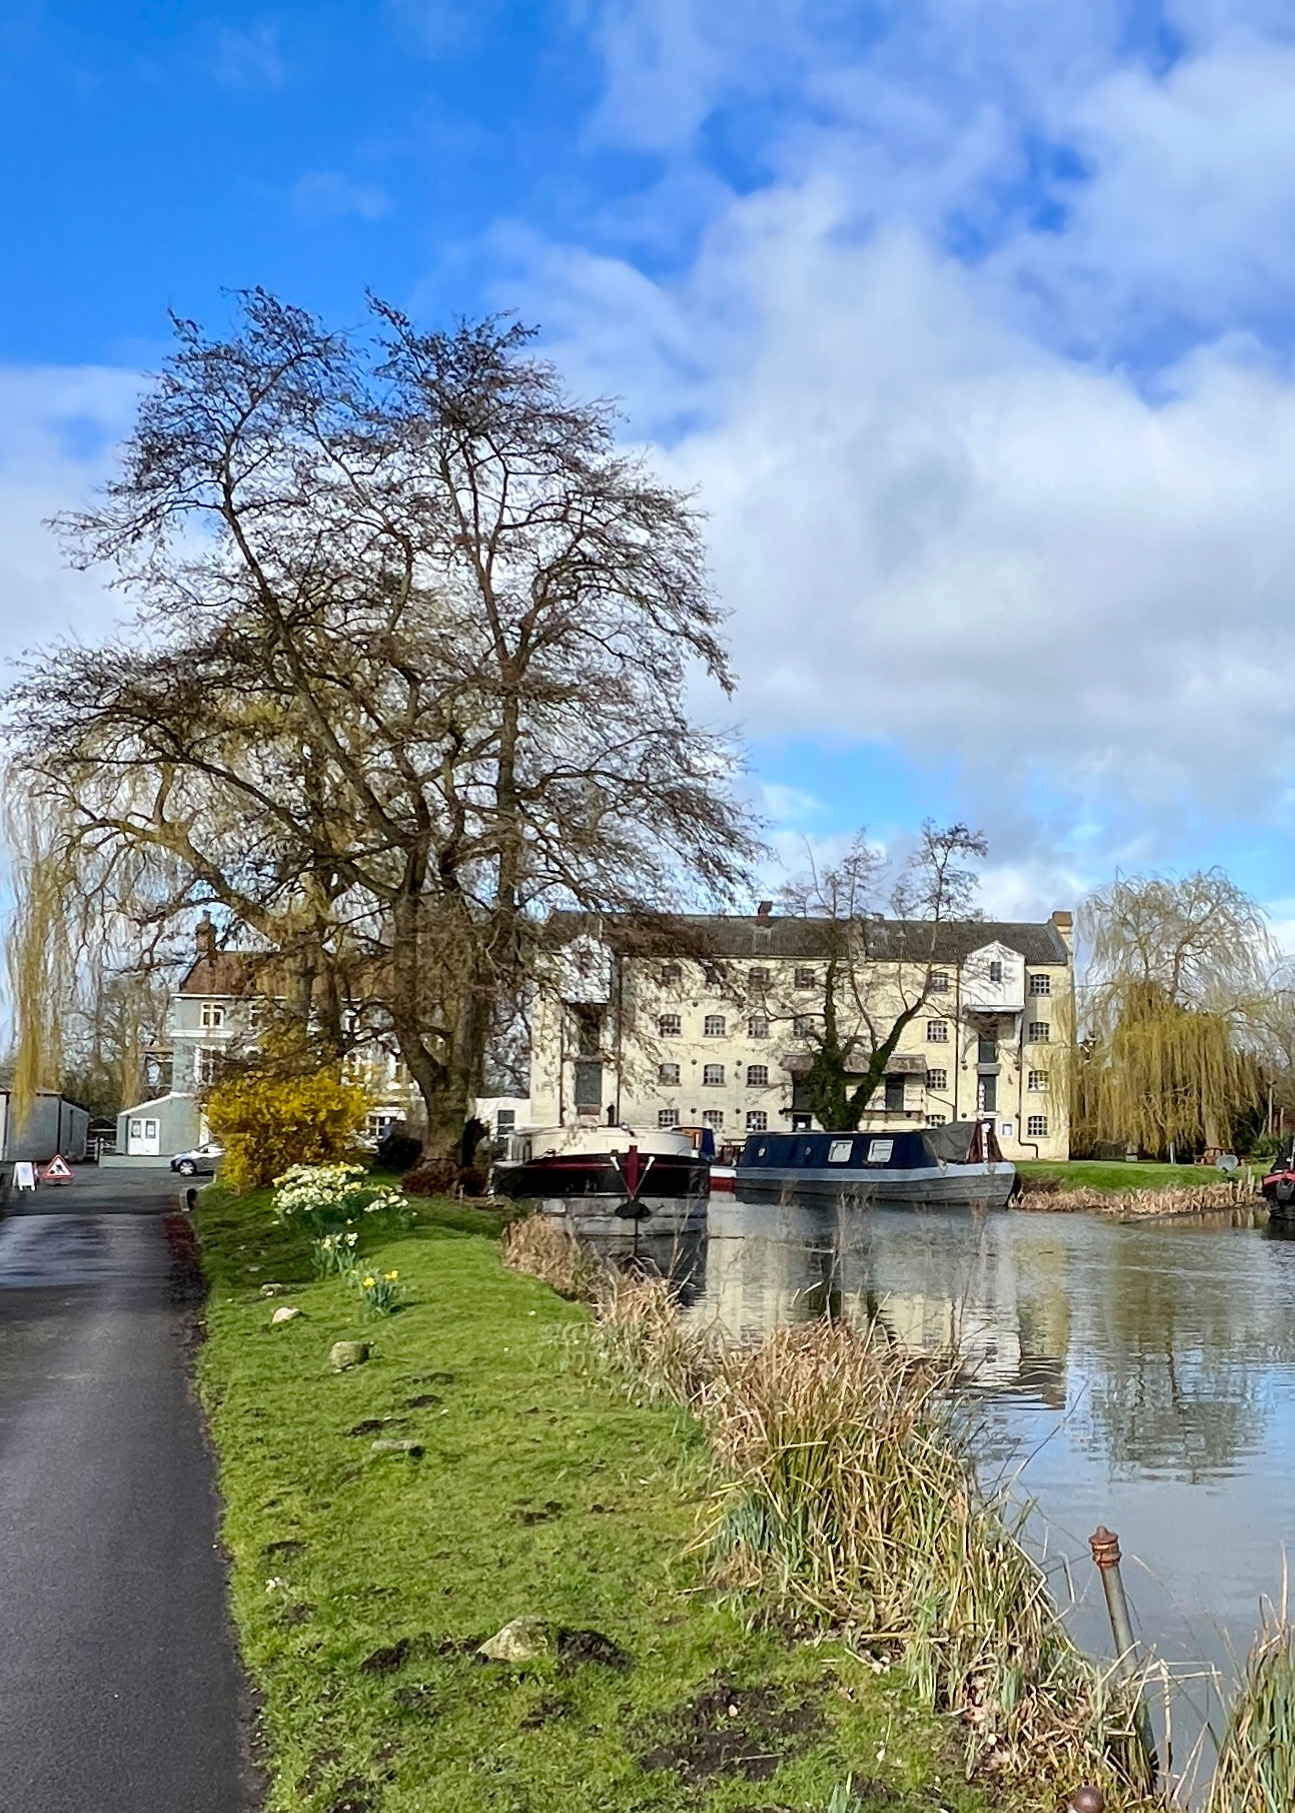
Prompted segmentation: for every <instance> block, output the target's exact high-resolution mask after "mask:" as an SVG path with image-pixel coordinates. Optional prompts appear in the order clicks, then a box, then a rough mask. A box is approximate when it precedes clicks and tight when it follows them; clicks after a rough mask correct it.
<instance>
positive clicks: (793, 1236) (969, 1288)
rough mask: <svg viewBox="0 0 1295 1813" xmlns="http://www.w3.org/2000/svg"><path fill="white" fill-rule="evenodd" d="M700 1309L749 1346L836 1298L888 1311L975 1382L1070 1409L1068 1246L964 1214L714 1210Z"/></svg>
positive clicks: (897, 1324) (917, 1345)
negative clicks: (958, 1359)
mask: <svg viewBox="0 0 1295 1813" xmlns="http://www.w3.org/2000/svg"><path fill="white" fill-rule="evenodd" d="M708 1232H709V1241H708V1256H707V1267H706V1280H705V1285H704V1288H703V1289H702V1290H701V1292H700V1293H699V1296H698V1299H697V1302H696V1304H695V1306H694V1309H693V1312H692V1313H693V1314H694V1315H700V1316H706V1317H709V1318H713V1319H714V1320H716V1321H718V1322H720V1323H721V1324H722V1325H723V1326H724V1327H725V1328H727V1329H728V1330H729V1331H730V1332H731V1333H733V1334H736V1335H738V1336H740V1337H742V1338H746V1339H750V1338H752V1337H756V1336H759V1335H761V1334H764V1333H767V1332H768V1330H769V1329H771V1328H773V1327H775V1326H776V1325H777V1324H779V1323H784V1322H795V1321H807V1320H809V1319H810V1318H811V1317H813V1316H816V1315H821V1314H823V1313H824V1311H825V1310H826V1309H828V1308H830V1307H833V1306H835V1304H837V1303H838V1302H839V1303H841V1304H843V1305H845V1306H848V1307H850V1308H852V1309H853V1312H854V1313H856V1314H858V1315H860V1316H863V1315H867V1314H870V1313H874V1312H875V1313H879V1314H880V1316H881V1319H882V1321H883V1323H884V1325H885V1326H886V1328H887V1329H888V1330H889V1331H890V1333H891V1334H892V1335H893V1336H894V1338H895V1339H896V1340H897V1341H899V1342H900V1343H901V1344H902V1345H904V1346H906V1347H911V1348H914V1349H920V1350H923V1351H934V1350H935V1349H938V1348H942V1347H948V1346H950V1345H952V1344H954V1343H956V1344H957V1346H958V1347H959V1349H960V1351H961V1352H962V1353H963V1355H964V1356H965V1359H966V1365H967V1373H968V1377H969V1380H970V1381H971V1382H972V1383H973V1384H975V1385H976V1386H977V1387H978V1388H981V1389H984V1390H988V1391H995V1392H1001V1391H1013V1392H1019V1391H1023V1392H1028V1393H1029V1394H1030V1395H1032V1396H1037V1397H1038V1398H1039V1399H1041V1400H1042V1401H1043V1402H1044V1403H1046V1404H1049V1405H1052V1406H1061V1405H1064V1403H1065V1394H1066V1364H1065V1363H1066V1352H1067V1346H1068V1341H1069V1311H1068V1306H1067V1301H1066V1290H1065V1274H1066V1248H1065V1246H1064V1244H1063V1243H1062V1242H1060V1241H1049V1240H1047V1239H1037V1240H1036V1239H1030V1240H1028V1241H1022V1240H1021V1239H1020V1238H1019V1224H1016V1225H1015V1226H1014V1228H1013V1234H1014V1235H1016V1236H1017V1237H1015V1238H1009V1237H1003V1235H1004V1232H1005V1220H1004V1219H1000V1218H996V1217H993V1216H990V1217H987V1218H985V1217H976V1216H972V1215H968V1214H967V1213H965V1212H963V1211H944V1212H935V1213H924V1212H920V1211H914V1210H912V1209H911V1208H904V1209H885V1208H872V1209H867V1210H845V1211H841V1212H840V1213H838V1212H836V1211H834V1210H832V1209H830V1208H824V1207H812V1206H803V1205H798V1204H797V1205H792V1204H784V1205H781V1206H763V1205H759V1206H758V1205H754V1204H745V1203H740V1202H735V1203H731V1204H724V1205H722V1206H717V1205H716V1204H714V1203H712V1207H711V1214H710V1222H709V1230H708Z"/></svg>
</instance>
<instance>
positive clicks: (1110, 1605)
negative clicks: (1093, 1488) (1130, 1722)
mask: <svg viewBox="0 0 1295 1813" xmlns="http://www.w3.org/2000/svg"><path fill="white" fill-rule="evenodd" d="M1088 1546H1089V1548H1090V1549H1091V1550H1092V1552H1093V1560H1094V1561H1095V1562H1096V1563H1097V1571H1098V1573H1099V1574H1100V1575H1101V1577H1102V1591H1103V1592H1104V1593H1105V1594H1106V1610H1107V1612H1108V1613H1109V1614H1110V1620H1111V1635H1112V1636H1113V1637H1114V1639H1115V1650H1116V1655H1117V1657H1118V1660H1117V1662H1116V1667H1117V1668H1118V1669H1119V1671H1120V1673H1121V1675H1123V1677H1124V1679H1125V1680H1126V1681H1130V1680H1132V1679H1133V1677H1134V1676H1135V1675H1136V1674H1137V1671H1138V1646H1137V1642H1136V1640H1135V1638H1134V1635H1133V1621H1132V1619H1131V1618H1130V1617H1129V1602H1128V1600H1127V1599H1126V1598H1125V1596H1124V1581H1123V1579H1122V1578H1121V1575H1120V1539H1119V1537H1118V1536H1117V1535H1116V1534H1115V1531H1114V1530H1108V1529H1107V1527H1106V1525H1105V1524H1104V1523H1103V1524H1099V1525H1098V1526H1097V1528H1096V1529H1095V1530H1094V1532H1093V1534H1092V1535H1091V1536H1090V1537H1089V1538H1088ZM1136 1719H1137V1730H1138V1738H1139V1741H1140V1742H1141V1745H1142V1748H1143V1750H1144V1751H1145V1753H1146V1758H1147V1766H1148V1768H1149V1769H1150V1771H1151V1779H1152V1781H1153V1782H1154V1781H1155V1778H1156V1776H1157V1775H1158V1774H1159V1771H1160V1762H1159V1758H1158V1757H1157V1755H1156V1745H1155V1739H1154V1737H1153V1736H1152V1732H1151V1715H1150V1713H1149V1712H1148V1711H1147V1706H1146V1701H1145V1700H1144V1699H1143V1698H1142V1696H1141V1694H1139V1695H1138V1704H1137V1712H1136ZM1079 1792H1080V1793H1081V1794H1086V1793H1093V1794H1095V1793H1097V1790H1096V1789H1095V1788H1094V1789H1086V1788H1081V1789H1080V1791H1079ZM1100 1801H1101V1796H1100V1795H1098V1804H1099V1807H1100ZM1075 1810H1076V1813H1088V1810H1087V1808H1085V1807H1084V1805H1083V1804H1082V1803H1081V1802H1080V1801H1079V1800H1078V1798H1076V1801H1075Z"/></svg>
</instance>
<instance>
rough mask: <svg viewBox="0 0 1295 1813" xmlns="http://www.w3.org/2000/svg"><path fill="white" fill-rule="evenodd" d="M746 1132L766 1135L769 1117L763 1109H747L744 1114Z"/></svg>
mask: <svg viewBox="0 0 1295 1813" xmlns="http://www.w3.org/2000/svg"><path fill="white" fill-rule="evenodd" d="M746 1130H747V1132H748V1133H767V1132H768V1131H769V1116H768V1115H767V1114H766V1113H765V1111H764V1109H763V1108H748V1109H747V1112H746Z"/></svg>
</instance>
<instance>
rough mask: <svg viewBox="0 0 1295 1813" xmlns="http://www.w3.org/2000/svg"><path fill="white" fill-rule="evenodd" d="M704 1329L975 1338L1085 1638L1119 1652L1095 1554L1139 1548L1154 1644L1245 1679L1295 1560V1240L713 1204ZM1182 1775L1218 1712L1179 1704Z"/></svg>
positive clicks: (692, 1276) (1262, 1230) (1103, 1650)
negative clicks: (864, 1316) (830, 1310)
mask: <svg viewBox="0 0 1295 1813" xmlns="http://www.w3.org/2000/svg"><path fill="white" fill-rule="evenodd" d="M680 1262H682V1273H681V1275H682V1276H683V1277H684V1279H685V1280H686V1281H685V1283H684V1297H685V1303H686V1308H685V1313H686V1314H687V1315H688V1316H689V1317H690V1318H693V1319H701V1320H714V1321H716V1322H719V1323H721V1324H722V1325H723V1326H724V1327H725V1328H726V1329H728V1330H729V1331H730V1332H731V1333H733V1334H735V1335H739V1336H742V1337H752V1336H758V1335H759V1334H761V1333H763V1332H764V1331H766V1330H768V1329H769V1328H771V1327H773V1326H774V1325H775V1324H776V1323H778V1322H782V1321H789V1320H791V1321H795V1320H804V1319H807V1318H809V1317H811V1316H814V1315H819V1314H821V1313H822V1312H823V1310H824V1307H825V1306H826V1304H827V1303H828V1300H829V1296H830V1295H832V1294H836V1295H837V1297H838V1300H840V1301H842V1302H843V1303H844V1306H845V1307H846V1308H847V1309H849V1310H853V1311H854V1312H855V1313H867V1311H868V1310H869V1309H875V1311H876V1312H877V1313H879V1314H880V1316H881V1317H882V1318H883V1320H884V1322H885V1323H886V1325H887V1327H888V1328H889V1330H890V1332H891V1333H892V1334H893V1335H894V1336H895V1338H896V1339H898V1340H899V1341H900V1342H902V1343H905V1344H908V1345H911V1346H913V1347H922V1348H935V1347H938V1346H941V1345H943V1344H945V1343H948V1342H950V1341H952V1340H956V1341H957V1342H958V1344H959V1346H960V1348H961V1351H962V1353H963V1355H964V1358H965V1362H966V1389H967V1390H968V1391H969V1392H972V1393H974V1394H975V1395H976V1398H977V1400H978V1409H979V1412H980V1415H979V1417H978V1424H979V1430H980V1433H979V1449H980V1463H981V1467H982V1471H983V1473H984V1474H985V1475H986V1477H988V1478H994V1477H1005V1478H1008V1479H1010V1480H1011V1482H1012V1490H1013V1492H1014V1493H1015V1494H1016V1495H1017V1496H1018V1497H1019V1498H1022V1499H1028V1500H1030V1501H1032V1503H1033V1506H1034V1510H1033V1512H1032V1519H1031V1524H1030V1530H1031V1540H1032V1541H1033V1542H1034V1544H1035V1545H1036V1546H1037V1548H1038V1550H1039V1552H1040V1553H1041V1555H1042V1556H1043V1558H1044V1560H1045V1564H1046V1565H1047V1566H1048V1568H1049V1570H1050V1573H1051V1576H1052V1580H1053V1586H1054V1591H1055V1594H1056V1596H1057V1598H1058V1600H1059V1602H1062V1603H1068V1602H1070V1601H1071V1600H1072V1599H1073V1603H1070V1609H1069V1611H1068V1614H1067V1615H1068V1617H1069V1618H1070V1620H1071V1623H1072V1628H1073V1630H1074V1633H1075V1636H1076V1639H1077V1640H1078V1641H1079V1642H1080V1643H1081V1644H1082V1645H1083V1646H1084V1647H1085V1648H1086V1649H1088V1650H1089V1651H1090V1652H1091V1653H1093V1654H1096V1655H1108V1654H1109V1653H1110V1650H1111V1641H1110V1632H1109V1628H1108V1626H1107V1624H1106V1620H1105V1612H1104V1608H1103V1603H1102V1594H1101V1589H1100V1584H1099V1582H1098V1580H1097V1579H1096V1570H1095V1569H1094V1568H1093V1565H1092V1562H1091V1560H1090V1558H1089V1554H1088V1546H1087V1538H1088V1536H1089V1534H1090V1533H1091V1532H1092V1531H1093V1530H1094V1529H1095V1528H1096V1527H1097V1525H1098V1524H1100V1523H1104V1524H1106V1525H1108V1526H1109V1527H1110V1528H1111V1529H1114V1530H1116V1531H1117V1532H1118V1533H1119V1537H1120V1541H1121V1545H1122V1547H1123V1550H1124V1554H1125V1557H1126V1561H1125V1567H1124V1577H1125V1583H1126V1586H1127V1588H1128V1592H1129V1597H1130V1599H1131V1601H1132V1603H1133V1606H1134V1612H1135V1622H1136V1626H1137V1628H1138V1631H1139V1635H1140V1636H1141V1637H1142V1638H1143V1639H1144V1640H1145V1641H1146V1642H1147V1643H1148V1644H1149V1645H1151V1646H1152V1647H1154V1649H1155V1651H1156V1652H1157V1654H1158V1655H1159V1656H1161V1657H1162V1658H1163V1659H1164V1660H1165V1661H1166V1662H1167V1663H1168V1664H1169V1665H1170V1666H1171V1668H1172V1669H1173V1670H1174V1672H1175V1674H1176V1675H1180V1676H1182V1677H1190V1676H1192V1675H1193V1674H1195V1673H1197V1672H1198V1671H1200V1670H1201V1669H1203V1668H1215V1669H1219V1670H1222V1671H1223V1672H1224V1673H1230V1672H1231V1670H1232V1666H1233V1657H1234V1655H1235V1656H1244V1654H1245V1651H1246V1649H1247V1647H1248V1646H1249V1643H1250V1640H1251V1637H1252V1636H1253V1634H1254V1631H1255V1629H1256V1626H1257V1623H1258V1620H1259V1615H1260V1601H1261V1599H1262V1598H1263V1597H1264V1596H1267V1597H1268V1598H1270V1599H1271V1600H1273V1601H1280V1598H1281V1594H1282V1576H1283V1556H1284V1552H1285V1551H1287V1550H1290V1549H1291V1548H1293V1547H1295V1242H1293V1241H1283V1240H1280V1239H1276V1238H1273V1237H1272V1236H1271V1235H1270V1233H1269V1230H1268V1228H1267V1217H1266V1215H1264V1214H1262V1213H1259V1214H1250V1213H1249V1212H1245V1211H1236V1212H1233V1213H1231V1214H1227V1215H1214V1216H1200V1217H1191V1218H1177V1219H1171V1220H1164V1221H1159V1222H1152V1223H1149V1222H1146V1221H1140V1222H1133V1223H1119V1222H1117V1221H1114V1220H1110V1219H1106V1218H1102V1217H1097V1216H1092V1215H1084V1214H1046V1213H1023V1212H1003V1213H996V1214H989V1215H983V1216H982V1215H973V1214H969V1213H968V1212H966V1211H965V1210H964V1211H956V1210H939V1209H937V1210H930V1211H921V1210H914V1209H912V1208H911V1207H902V1208H901V1207H894V1208H889V1207H885V1206H882V1205H874V1206H872V1207H870V1208H867V1209H862V1210H858V1209H854V1210H845V1211H841V1212H837V1211H835V1210H833V1209H830V1208H823V1207H817V1206H815V1207H809V1206H806V1207H800V1206H788V1205H785V1206H781V1207H769V1206H763V1205H754V1204H745V1203H742V1202H740V1201H737V1202H735V1201H732V1200H731V1199H728V1200H726V1199H724V1198H721V1197H713V1198H712V1199H711V1207H710V1214H709V1218H708V1226H707V1234H706V1237H705V1238H704V1239H703V1240H702V1241H700V1242H699V1243H697V1244H696V1246H695V1247H694V1248H693V1249H692V1250H691V1252H690V1253H688V1254H679V1255H677V1256H676V1269H679V1263H680ZM1175 1703H1176V1711H1175V1714H1174V1723H1175V1730H1176V1743H1175V1749H1176V1751H1177V1756H1178V1760H1179V1763H1180V1764H1181V1763H1182V1760H1183V1757H1184V1755H1185V1752H1186V1751H1187V1750H1188V1749H1190V1747H1191V1742H1192V1739H1193V1736H1194V1735H1195V1734H1197V1733H1199V1731H1200V1729H1201V1724H1202V1721H1203V1720H1206V1719H1213V1718H1215V1717H1216V1716H1217V1701H1216V1700H1215V1699H1214V1698H1213V1696H1212V1694H1211V1692H1210V1690H1209V1688H1208V1686H1207V1685H1206V1684H1205V1683H1203V1682H1202V1681H1201V1680H1200V1679H1196V1680H1192V1679H1184V1681H1183V1684H1182V1685H1180V1686H1179V1687H1178V1688H1177V1689H1176V1693H1175Z"/></svg>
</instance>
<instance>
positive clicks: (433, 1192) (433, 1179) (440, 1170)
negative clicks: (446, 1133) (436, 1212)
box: [400, 1158, 486, 1196]
mask: <svg viewBox="0 0 1295 1813" xmlns="http://www.w3.org/2000/svg"><path fill="white" fill-rule="evenodd" d="M400 1187H401V1189H402V1190H403V1191H404V1192H405V1194H406V1196H453V1195H454V1194H455V1193H456V1192H458V1191H462V1193H463V1195H464V1196H484V1195H485V1193H486V1174H485V1172H484V1171H478V1170H477V1168H476V1166H475V1165H461V1164H459V1163H457V1162H456V1160H454V1159H452V1158H429V1159H428V1160H427V1162H426V1163H425V1164H421V1165H419V1167H418V1169H417V1170H416V1171H406V1172H405V1175H404V1176H403V1177H402V1178H401V1180H400Z"/></svg>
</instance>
